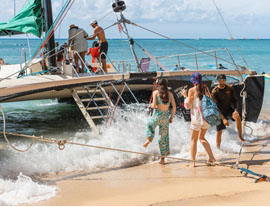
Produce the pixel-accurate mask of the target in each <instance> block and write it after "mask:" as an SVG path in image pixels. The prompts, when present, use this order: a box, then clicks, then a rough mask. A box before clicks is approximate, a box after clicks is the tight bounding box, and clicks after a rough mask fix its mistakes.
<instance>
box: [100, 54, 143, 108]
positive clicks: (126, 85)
mask: <svg viewBox="0 0 270 207" xmlns="http://www.w3.org/2000/svg"><path fill="white" fill-rule="evenodd" d="M101 55H104V56H105V57H106V59H107V60H109V62H110V64H111V65H112V66H113V68H114V70H115V71H116V73H118V74H120V73H123V72H121V71H120V70H118V69H117V68H116V67H115V64H114V62H113V61H112V60H111V59H110V58H109V56H108V55H107V54H106V53H104V52H102V53H101V54H100V57H101ZM102 71H103V72H104V70H102ZM104 74H105V72H104ZM111 85H112V87H113V89H114V91H115V92H116V93H117V94H118V95H119V97H120V98H121V100H122V101H123V103H125V101H124V99H123V98H122V96H121V94H119V92H118V90H117V89H116V88H115V86H114V84H113V83H111ZM124 87H126V88H127V89H128V91H129V93H130V94H131V95H132V97H133V98H134V100H135V101H136V103H139V101H138V99H137V98H136V96H135V95H134V93H133V92H132V90H131V89H130V87H129V86H128V84H127V83H126V82H125V81H124Z"/></svg>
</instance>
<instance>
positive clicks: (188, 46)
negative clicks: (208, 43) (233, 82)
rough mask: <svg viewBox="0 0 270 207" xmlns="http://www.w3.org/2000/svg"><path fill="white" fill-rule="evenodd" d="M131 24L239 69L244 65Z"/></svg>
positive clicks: (134, 24)
mask: <svg viewBox="0 0 270 207" xmlns="http://www.w3.org/2000/svg"><path fill="white" fill-rule="evenodd" d="M131 25H133V26H136V27H139V28H141V29H143V30H146V31H148V32H151V33H153V34H156V35H158V36H161V37H163V38H166V39H168V40H171V41H173V42H176V43H177V44H180V45H183V46H185V47H187V48H190V49H192V50H195V51H198V52H201V53H203V54H205V55H208V56H211V57H213V58H217V59H219V60H222V61H224V62H226V63H229V64H231V65H235V66H237V67H236V68H237V70H239V69H238V67H242V66H241V65H237V64H235V63H232V62H230V61H228V60H225V59H223V58H220V57H217V56H215V55H212V54H210V53H207V52H205V51H203V50H200V49H197V48H195V47H192V46H190V45H188V44H185V43H183V42H181V41H179V40H175V39H172V38H170V37H168V36H166V35H163V34H160V33H158V32H155V31H153V30H150V29H147V28H145V27H143V26H141V25H138V24H136V23H134V22H132V23H131Z"/></svg>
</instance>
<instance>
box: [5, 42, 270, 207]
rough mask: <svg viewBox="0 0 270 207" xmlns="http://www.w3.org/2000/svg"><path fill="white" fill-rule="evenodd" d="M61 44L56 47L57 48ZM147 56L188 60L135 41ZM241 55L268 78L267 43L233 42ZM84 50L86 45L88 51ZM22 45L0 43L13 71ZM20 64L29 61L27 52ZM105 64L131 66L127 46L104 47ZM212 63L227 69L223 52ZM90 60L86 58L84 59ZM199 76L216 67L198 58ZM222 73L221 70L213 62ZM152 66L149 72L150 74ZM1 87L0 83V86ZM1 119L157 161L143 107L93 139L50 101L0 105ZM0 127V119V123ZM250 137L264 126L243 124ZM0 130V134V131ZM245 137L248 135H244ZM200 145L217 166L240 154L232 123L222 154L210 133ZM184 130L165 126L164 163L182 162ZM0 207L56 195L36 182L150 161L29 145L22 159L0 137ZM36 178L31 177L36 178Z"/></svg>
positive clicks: (72, 111) (120, 114)
mask: <svg viewBox="0 0 270 207" xmlns="http://www.w3.org/2000/svg"><path fill="white" fill-rule="evenodd" d="M64 41H65V40H60V42H61V43H63V42H64ZM137 41H138V43H139V44H140V45H142V46H143V47H144V48H145V49H146V50H147V51H149V52H150V53H151V54H152V55H154V56H165V55H173V54H183V53H191V52H193V51H192V50H191V49H187V48H184V47H183V46H181V45H178V44H177V43H174V42H171V41H168V40H137ZM179 41H182V42H184V43H185V44H189V45H191V46H193V47H196V48H199V49H201V50H214V49H216V48H228V49H229V50H230V51H231V53H232V55H233V57H234V59H235V60H236V62H237V63H238V64H240V65H244V63H243V61H242V59H241V57H240V55H239V54H238V52H237V49H236V48H235V45H234V42H233V41H231V40H179ZM30 43H31V51H32V53H33V51H34V49H35V48H36V47H37V46H38V45H39V43H40V41H39V40H30ZM236 43H237V45H238V46H239V48H240V50H241V52H242V55H243V56H244V57H245V59H246V61H247V63H248V66H249V67H250V68H252V69H254V70H256V71H257V72H258V73H261V72H266V73H269V72H270V70H269V69H270V68H269V66H268V62H269V59H270V54H269V51H268V50H269V48H270V40H237V42H236ZM90 44H91V42H89V45H90ZM27 45H28V44H27V41H26V40H25V39H15V40H14V39H12V40H11V39H0V57H3V58H4V59H5V62H8V63H11V64H15V63H19V62H20V51H21V48H27ZM135 49H136V52H137V53H138V56H139V57H145V55H144V54H143V52H142V51H141V50H140V49H139V48H138V47H135ZM26 51H27V57H29V52H28V49H27V50H26ZM108 55H109V57H110V58H111V59H113V60H118V61H120V60H123V59H129V60H132V55H131V53H130V50H129V45H128V42H127V41H126V40H109V54H108ZM217 55H218V56H219V57H222V58H225V59H226V60H228V61H230V58H229V57H228V56H227V55H226V53H225V52H224V51H219V52H217ZM88 59H89V58H88ZM160 60H161V62H162V63H163V64H164V65H165V66H166V67H167V68H168V69H173V68H174V65H175V64H177V59H176V58H170V59H160ZM198 60H199V68H200V69H208V68H209V67H211V65H215V60H214V59H213V58H209V57H206V56H205V55H201V56H199V55H198ZM220 63H222V64H223V65H224V66H226V67H232V66H231V65H230V64H228V63H224V62H220ZM181 66H185V67H195V62H194V55H190V56H187V57H183V59H182V57H181ZM155 67H156V66H155V64H152V65H151V68H152V70H154V69H155ZM0 84H1V83H0ZM269 88H270V87H269V81H266V91H265V94H266V95H265V99H264V105H263V108H264V109H269V105H270V101H269V96H268V95H267V94H269V92H270V90H269ZM1 105H2V107H3V109H4V111H5V115H6V123H7V131H11V132H16V133H24V134H30V135H32V134H34V135H43V136H44V137H48V138H51V137H52V138H66V139H68V140H69V141H73V142H77V143H82V144H91V145H98V146H105V147H112V148H119V149H124V150H132V151H139V152H149V153H157V154H158V153H159V150H158V142H157V136H156V137H155V139H154V141H153V143H151V144H150V145H149V148H147V149H145V148H143V147H142V144H143V143H144V142H145V135H144V130H145V124H146V122H147V119H148V115H147V111H146V106H145V105H143V104H140V105H136V104H132V105H128V106H126V107H122V108H119V109H117V111H116V115H115V119H116V121H115V122H114V123H113V124H112V125H111V126H107V127H106V126H105V124H103V125H99V126H98V127H99V128H100V130H101V131H102V132H103V133H102V135H101V136H96V135H95V134H93V133H92V132H91V130H90V129H89V127H88V125H87V124H86V122H85V120H84V118H83V116H82V115H81V113H80V111H79V109H78V108H77V107H76V106H74V105H70V104H65V103H58V102H57V100H40V101H27V102H18V103H5V104H1ZM0 120H1V121H2V119H0ZM248 124H249V126H251V127H252V128H253V130H254V132H253V134H252V136H248V135H246V139H247V140H249V141H251V140H255V139H257V138H258V137H260V136H269V135H270V123H269V121H263V120H259V121H258V122H257V123H248ZM2 129H3V127H2V124H1V126H0V130H2ZM247 130H248V129H247ZM8 137H9V138H10V141H11V143H12V144H14V145H15V146H16V147H17V148H20V149H26V148H27V147H28V146H29V144H30V141H29V140H24V139H18V138H15V137H10V136H8ZM206 138H207V139H208V141H209V143H210V144H211V147H212V150H213V153H214V155H215V157H216V158H217V159H218V160H221V161H222V160H223V159H225V158H226V156H227V153H236V152H238V151H239V149H240V143H239V141H238V139H237V132H236V129H235V124H234V123H231V126H230V127H229V128H228V130H225V131H224V134H223V142H222V149H223V150H222V151H220V150H218V149H216V147H215V129H214V128H210V129H209V131H208V132H207V134H206ZM189 143H190V130H189V123H188V122H185V121H183V119H182V118H181V117H176V118H175V120H174V122H173V123H172V124H171V125H170V146H171V156H175V157H181V158H187V159H189V147H190V144H189ZM0 145H1V146H3V147H2V148H4V149H3V150H1V149H0V205H19V204H25V203H31V202H35V201H40V200H44V199H48V198H50V197H52V196H55V194H56V193H57V188H56V187H55V186H54V185H51V184H50V183H46V182H43V181H41V180H40V179H38V177H40V176H41V177H42V176H43V175H44V174H47V173H57V172H70V171H80V170H96V169H104V168H118V167H129V166H134V165H138V164H143V163H148V162H153V158H149V157H147V156H143V155H135V154H129V153H122V152H116V151H108V150H101V149H95V148H87V147H80V146H74V145H66V148H65V150H63V151H60V150H58V147H57V146H56V145H53V144H44V143H38V142H36V143H35V144H34V145H33V146H32V148H31V149H30V150H29V151H27V152H24V153H20V152H16V151H14V150H13V149H11V148H9V147H8V146H7V145H6V143H5V141H4V139H3V137H2V136H0ZM197 157H198V159H203V160H207V159H208V158H207V155H206V153H205V152H204V149H203V148H202V146H201V145H200V144H198V155H197ZM37 175H38V176H37Z"/></svg>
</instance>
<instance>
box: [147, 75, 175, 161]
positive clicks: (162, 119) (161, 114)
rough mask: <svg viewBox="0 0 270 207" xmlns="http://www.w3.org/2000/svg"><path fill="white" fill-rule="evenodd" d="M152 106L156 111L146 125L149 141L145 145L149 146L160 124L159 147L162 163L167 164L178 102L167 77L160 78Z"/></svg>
mask: <svg viewBox="0 0 270 207" xmlns="http://www.w3.org/2000/svg"><path fill="white" fill-rule="evenodd" d="M170 104H172V112H171V115H170V114H169V111H168V110H169V107H170ZM151 108H153V109H154V112H153V114H152V116H151V118H150V119H149V121H148V123H147V127H146V137H147V141H146V142H145V144H144V145H143V146H144V147H147V146H148V145H149V144H150V143H151V142H152V140H153V138H154V136H155V128H156V127H157V126H159V139H158V143H159V149H160V154H161V159H160V164H165V157H166V156H167V155H169V154H170V146H169V123H172V122H173V118H174V115H175V112H176V104H175V100H174V97H173V94H172V92H170V91H169V89H168V83H167V80H166V79H159V80H158V83H157V90H155V91H154V92H153V102H152V104H151Z"/></svg>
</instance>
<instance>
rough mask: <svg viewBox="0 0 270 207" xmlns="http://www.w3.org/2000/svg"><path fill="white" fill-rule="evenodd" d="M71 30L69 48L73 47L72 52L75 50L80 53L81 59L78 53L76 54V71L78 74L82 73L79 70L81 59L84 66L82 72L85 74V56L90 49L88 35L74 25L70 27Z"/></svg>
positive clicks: (69, 32)
mask: <svg viewBox="0 0 270 207" xmlns="http://www.w3.org/2000/svg"><path fill="white" fill-rule="evenodd" d="M69 28H70V29H69V31H68V47H69V46H71V50H75V51H77V52H78V53H79V55H80V57H81V59H80V57H79V55H78V54H77V53H76V54H74V60H75V65H76V71H77V73H79V72H80V70H79V59H80V61H81V65H82V71H81V72H82V73H84V63H85V54H86V52H87V49H88V43H87V38H88V34H87V33H86V32H85V31H84V30H83V29H81V28H79V27H77V26H75V25H74V24H72V25H70V27H69ZM82 61H83V63H82Z"/></svg>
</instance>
